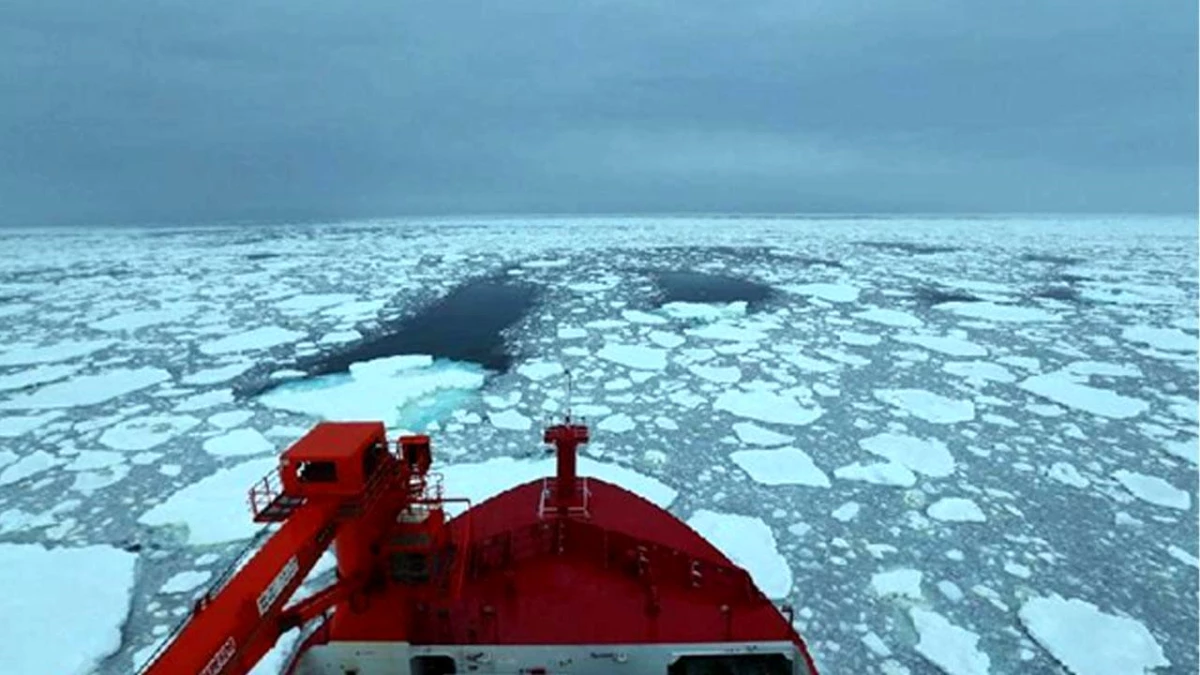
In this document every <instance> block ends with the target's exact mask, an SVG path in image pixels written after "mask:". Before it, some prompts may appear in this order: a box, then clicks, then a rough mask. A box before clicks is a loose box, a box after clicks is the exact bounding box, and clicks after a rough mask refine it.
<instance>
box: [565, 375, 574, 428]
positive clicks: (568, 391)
mask: <svg viewBox="0 0 1200 675" xmlns="http://www.w3.org/2000/svg"><path fill="white" fill-rule="evenodd" d="M563 372H564V373H566V375H567V402H566V408H567V424H570V423H571V393H572V389H573V382H572V380H571V369H570V368H563Z"/></svg>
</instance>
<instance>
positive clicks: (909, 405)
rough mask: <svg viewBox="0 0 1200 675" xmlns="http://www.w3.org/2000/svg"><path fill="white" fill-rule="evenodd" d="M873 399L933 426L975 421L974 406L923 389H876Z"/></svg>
mask: <svg viewBox="0 0 1200 675" xmlns="http://www.w3.org/2000/svg"><path fill="white" fill-rule="evenodd" d="M875 398H876V399H878V400H880V401H882V402H884V403H887V404H888V405H891V406H895V407H896V408H899V409H901V410H903V411H904V412H906V413H908V414H910V415H912V416H914V417H919V418H921V419H923V420H925V421H926V422H932V423H934V424H955V423H958V422H967V421H970V420H973V419H975V404H974V403H972V402H970V401H959V400H956V399H952V398H947V397H945V396H942V395H940V394H935V393H933V392H931V391H926V390H924V389H876V390H875Z"/></svg>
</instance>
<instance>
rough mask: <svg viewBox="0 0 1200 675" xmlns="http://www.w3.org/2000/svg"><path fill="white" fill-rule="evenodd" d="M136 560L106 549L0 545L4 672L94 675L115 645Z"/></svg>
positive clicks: (128, 602) (0, 647) (118, 643)
mask: <svg viewBox="0 0 1200 675" xmlns="http://www.w3.org/2000/svg"><path fill="white" fill-rule="evenodd" d="M136 562H137V556H136V555H134V554H132V553H127V552H125V551H122V550H120V549H116V548H112V547H109V546H87V547H81V548H45V547H43V546H41V545H37V544H34V545H25V544H0V587H3V588H4V592H3V593H0V615H2V616H5V617H9V618H10V619H11V620H9V621H7V622H6V626H5V639H4V641H3V642H2V643H0V663H3V664H4V671H5V672H7V673H13V674H14V675H15V674H17V673H59V674H61V675H88V674H89V673H92V672H94V671H95V669H96V668H97V667H99V665H100V663H101V662H102V661H103V660H104V659H105V658H107V657H108V656H111V655H112V654H115V653H116V652H117V650H118V649H120V647H121V639H122V638H121V627H122V626H123V625H124V624H125V619H126V616H127V615H128V614H129V610H130V605H131V598H132V593H133V584H134V566H135V564H136ZM64 636H69V640H70V645H69V647H67V646H65V645H64V643H63V638H64Z"/></svg>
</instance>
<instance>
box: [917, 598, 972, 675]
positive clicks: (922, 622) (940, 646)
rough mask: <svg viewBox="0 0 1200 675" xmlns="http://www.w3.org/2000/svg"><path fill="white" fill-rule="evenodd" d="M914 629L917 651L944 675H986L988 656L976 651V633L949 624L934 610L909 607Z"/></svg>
mask: <svg viewBox="0 0 1200 675" xmlns="http://www.w3.org/2000/svg"><path fill="white" fill-rule="evenodd" d="M908 616H909V618H910V619H912V622H913V628H915V629H916V631H917V636H918V637H919V640H918V642H917V647H916V649H917V653H919V654H920V655H921V656H924V657H925V658H926V659H928V660H929V662H930V663H932V664H933V665H935V666H937V667H938V668H941V669H942V671H943V672H945V673H947V675H987V674H988V672H989V669H990V668H991V663H992V662H991V659H989V658H988V655H987V654H984V653H983V652H981V651H979V648H978V645H979V635H978V634H977V633H973V632H971V631H969V630H967V629H965V628H959V627H958V626H955V625H954V624H952V623H950V622H949V621H947V620H946V618H945V617H943V616H942V615H941V614H938V613H937V612H932V611H929V610H927V609H921V608H919V607H913V608H911V609H909V610H908Z"/></svg>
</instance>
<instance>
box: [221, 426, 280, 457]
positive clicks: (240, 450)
mask: <svg viewBox="0 0 1200 675" xmlns="http://www.w3.org/2000/svg"><path fill="white" fill-rule="evenodd" d="M204 451H205V452H207V453H208V454H210V455H213V456H215V457H240V456H244V455H261V454H263V453H267V452H274V451H275V444H274V443H272V442H271V441H268V440H267V439H266V437H264V436H263V435H262V434H261V433H259V432H258V431H256V430H254V429H234V430H233V431H230V432H229V433H225V434H222V435H220V436H214V437H212V438H210V439H208V440H206V441H204Z"/></svg>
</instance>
